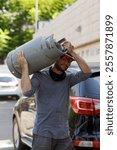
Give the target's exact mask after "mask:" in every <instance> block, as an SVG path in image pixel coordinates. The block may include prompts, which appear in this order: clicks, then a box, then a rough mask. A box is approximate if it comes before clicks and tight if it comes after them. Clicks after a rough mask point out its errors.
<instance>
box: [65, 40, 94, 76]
mask: <svg viewBox="0 0 117 150" xmlns="http://www.w3.org/2000/svg"><path fill="white" fill-rule="evenodd" d="M63 47H64V48H65V49H66V50H67V51H68V53H70V54H71V55H72V56H73V58H74V60H75V61H76V62H77V64H78V66H79V67H80V69H81V71H82V72H83V73H88V74H90V73H91V69H90V67H89V66H88V64H87V63H86V62H85V60H84V59H83V58H81V57H80V56H79V55H77V54H76V53H75V52H74V51H73V50H74V46H73V45H72V44H71V43H70V42H68V41H65V42H64V44H63Z"/></svg>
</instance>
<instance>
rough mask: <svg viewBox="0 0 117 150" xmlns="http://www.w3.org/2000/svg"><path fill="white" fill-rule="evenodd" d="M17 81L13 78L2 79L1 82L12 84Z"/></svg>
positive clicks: (0, 78)
mask: <svg viewBox="0 0 117 150" xmlns="http://www.w3.org/2000/svg"><path fill="white" fill-rule="evenodd" d="M12 81H15V79H14V78H12V77H0V82H12Z"/></svg>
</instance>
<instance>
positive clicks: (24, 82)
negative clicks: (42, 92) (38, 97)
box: [16, 52, 31, 93]
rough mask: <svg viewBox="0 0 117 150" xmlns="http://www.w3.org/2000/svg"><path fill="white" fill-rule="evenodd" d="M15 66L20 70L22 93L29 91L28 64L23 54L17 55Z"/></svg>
mask: <svg viewBox="0 0 117 150" xmlns="http://www.w3.org/2000/svg"><path fill="white" fill-rule="evenodd" d="M16 59H17V66H16V67H18V68H19V69H20V70H21V74H22V75H21V89H22V92H23V93H24V92H26V91H29V90H30V89H31V81H30V77H29V73H28V63H27V61H26V59H25V57H24V56H23V53H22V52H21V53H17V57H16Z"/></svg>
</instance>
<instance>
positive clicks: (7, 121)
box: [0, 99, 16, 150]
mask: <svg viewBox="0 0 117 150" xmlns="http://www.w3.org/2000/svg"><path fill="white" fill-rule="evenodd" d="M15 103H16V101H15V100H5V99H2V100H1V99H0V150H14V149H13V143H12V109H13V106H14V105H15Z"/></svg>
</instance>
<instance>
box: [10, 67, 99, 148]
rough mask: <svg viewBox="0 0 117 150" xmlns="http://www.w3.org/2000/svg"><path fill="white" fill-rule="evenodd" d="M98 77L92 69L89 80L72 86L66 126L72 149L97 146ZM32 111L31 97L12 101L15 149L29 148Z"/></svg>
mask: <svg viewBox="0 0 117 150" xmlns="http://www.w3.org/2000/svg"><path fill="white" fill-rule="evenodd" d="M74 70H75V69H73V70H72V71H74ZM99 78H100V72H99V71H94V73H93V74H92V76H91V77H90V78H89V79H87V80H85V81H83V82H81V83H79V84H77V85H75V86H74V87H72V88H71V91H70V103H71V106H70V107H69V125H70V134H71V137H72V140H73V145H74V150H80V149H81V150H89V149H95V150H99V149H100V105H99V103H100V101H99V99H100V81H99ZM35 112H36V104H35V100H34V97H29V98H28V97H21V98H20V99H19V100H18V101H17V103H16V104H15V107H14V109H13V117H12V122H13V130H12V131H13V132H12V135H13V144H14V149H15V150H23V149H24V150H28V149H31V147H32V129H33V125H34V120H35Z"/></svg>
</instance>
